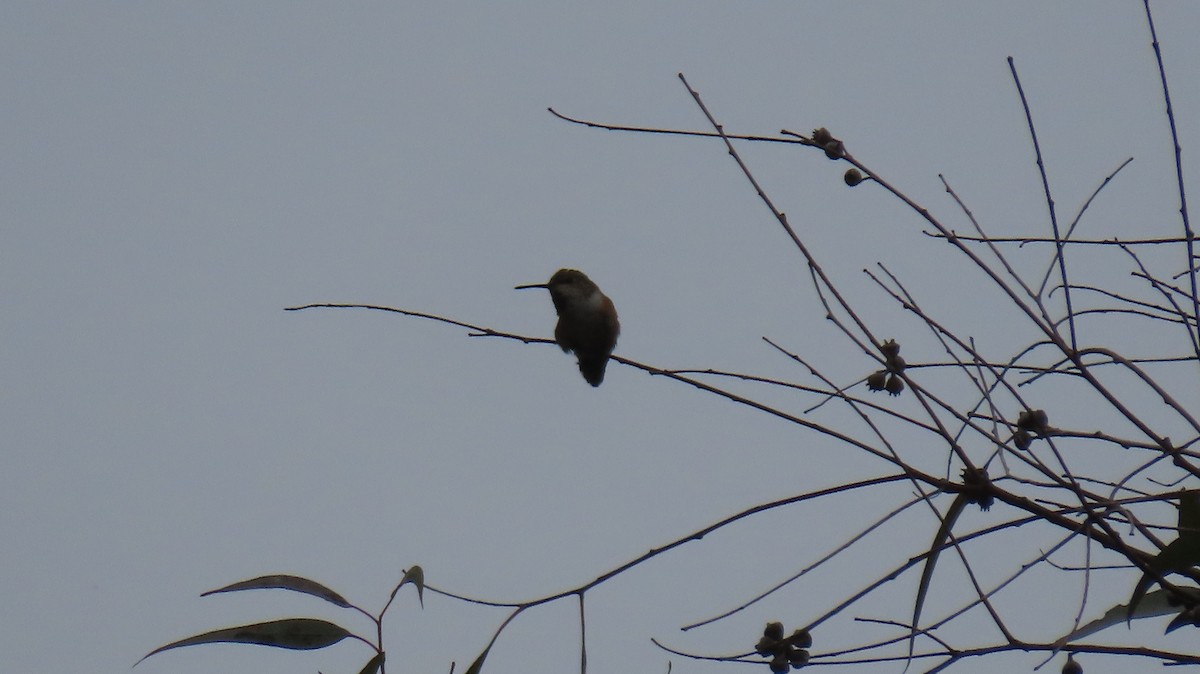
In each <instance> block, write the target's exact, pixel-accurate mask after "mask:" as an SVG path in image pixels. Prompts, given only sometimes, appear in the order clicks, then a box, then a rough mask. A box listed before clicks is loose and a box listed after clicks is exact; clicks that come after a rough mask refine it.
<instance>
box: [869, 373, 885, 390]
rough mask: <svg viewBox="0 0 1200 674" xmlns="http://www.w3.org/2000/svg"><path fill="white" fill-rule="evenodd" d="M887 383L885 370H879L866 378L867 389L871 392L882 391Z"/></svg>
mask: <svg viewBox="0 0 1200 674" xmlns="http://www.w3.org/2000/svg"><path fill="white" fill-rule="evenodd" d="M885 383H887V370H880V371H879V372H875V373H873V374H871V375H870V376H868V377H867V388H868V389H869V390H871V391H882V390H883V386H884V384H885Z"/></svg>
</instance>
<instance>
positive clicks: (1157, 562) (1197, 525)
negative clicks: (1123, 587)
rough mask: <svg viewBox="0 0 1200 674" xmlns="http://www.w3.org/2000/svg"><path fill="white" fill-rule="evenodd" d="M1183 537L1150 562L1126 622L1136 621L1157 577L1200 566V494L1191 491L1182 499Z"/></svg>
mask: <svg viewBox="0 0 1200 674" xmlns="http://www.w3.org/2000/svg"><path fill="white" fill-rule="evenodd" d="M1177 529H1178V531H1179V537H1178V538H1176V539H1175V540H1173V541H1171V542H1170V543H1168V544H1167V545H1166V547H1164V548H1163V549H1162V550H1159V552H1158V554H1157V555H1155V556H1154V559H1152V560H1150V570H1149V571H1147V572H1145V573H1143V574H1142V577H1141V578H1139V579H1138V582H1137V584H1136V585H1134V586H1133V595H1132V596H1131V597H1130V598H1129V608H1128V611H1127V612H1126V617H1125V621H1126V622H1129V621H1130V620H1132V619H1133V617H1134V612H1135V610H1136V609H1137V605H1138V602H1140V601H1141V600H1142V597H1143V596H1144V595H1145V594H1146V590H1148V589H1150V586H1151V585H1153V584H1154V583H1155V580H1156V578H1155V576H1166V575H1167V574H1170V573H1174V572H1176V571H1185V570H1187V569H1190V568H1192V567H1193V566H1196V565H1197V564H1200V491H1198V490H1194V489H1193V490H1189V491H1184V492H1182V493H1181V494H1180V495H1179V525H1178V527H1177ZM1152 572H1153V573H1152Z"/></svg>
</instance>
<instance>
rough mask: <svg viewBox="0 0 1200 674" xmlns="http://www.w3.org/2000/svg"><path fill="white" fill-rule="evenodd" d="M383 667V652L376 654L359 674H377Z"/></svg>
mask: <svg viewBox="0 0 1200 674" xmlns="http://www.w3.org/2000/svg"><path fill="white" fill-rule="evenodd" d="M382 666H383V651H380V652H378V653H376V654H375V657H373V658H371V659H370V660H368V661H367V664H366V665H365V666H363V668H362V669H361V670H359V672H358V674H375V672H378V671H379V668H380V667H382Z"/></svg>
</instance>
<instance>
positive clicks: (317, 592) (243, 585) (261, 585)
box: [200, 574, 350, 608]
mask: <svg viewBox="0 0 1200 674" xmlns="http://www.w3.org/2000/svg"><path fill="white" fill-rule="evenodd" d="M264 589H282V590H291V591H293V592H303V593H304V594H311V595H312V596H314V597H320V598H321V599H324V600H325V601H327V602H329V603H331V604H336V605H338V606H341V607H342V608H350V602H348V601H346V600H345V599H344V598H343V597H342V595H340V594H338V593H336V592H334V591H333V590H331V589H329V588H327V587H325V586H324V585H322V584H320V583H318V582H317V581H315V580H309V579H307V578H301V577H300V576H289V575H286V574H276V575H273V576H259V577H258V578H251V579H250V580H243V581H241V582H239V583H234V584H232V585H226V586H225V587H219V588H217V589H215V590H209V591H208V592H205V593H204V594H202V595H200V596H201V597H207V596H208V595H210V594H218V593H220V592H237V591H239V590H264Z"/></svg>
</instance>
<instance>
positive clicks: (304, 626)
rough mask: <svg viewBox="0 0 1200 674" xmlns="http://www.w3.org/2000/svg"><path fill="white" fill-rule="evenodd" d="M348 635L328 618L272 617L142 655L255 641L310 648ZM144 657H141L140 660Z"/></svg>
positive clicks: (334, 641) (294, 648) (182, 641)
mask: <svg viewBox="0 0 1200 674" xmlns="http://www.w3.org/2000/svg"><path fill="white" fill-rule="evenodd" d="M348 636H350V632H348V631H346V630H345V629H344V628H342V627H340V626H338V625H335V624H333V623H331V622H327V621H325V620H318V619H316V618H284V619H283V620H272V621H269V622H265V623H255V624H253V625H241V626H239V627H227V628H225V629H220V630H213V631H212V632H205V633H204V634H197V635H196V636H194V637H188V638H186V639H180V640H179V641H173V642H171V643H169V644H167V645H166V646H160V647H158V648H156V649H154V650H152V651H150V652H149V653H147V654H146V655H144V656H143V657H142V660H145V659H146V658H148V657H150V656H151V655H155V654H157V653H162V652H163V651H169V650H171V649H173V648H182V647H184V646H198V645H200V644H218V643H234V644H255V645H258V646H272V647H274V648H288V649H291V650H301V651H310V650H315V649H318V648H325V647H326V646H332V645H333V644H336V643H337V642H339V641H341V640H342V639H345V638H346V637H348ZM142 660H138V663H140V662H141V661H142ZM134 664H135V666H136V665H137V663H134Z"/></svg>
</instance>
